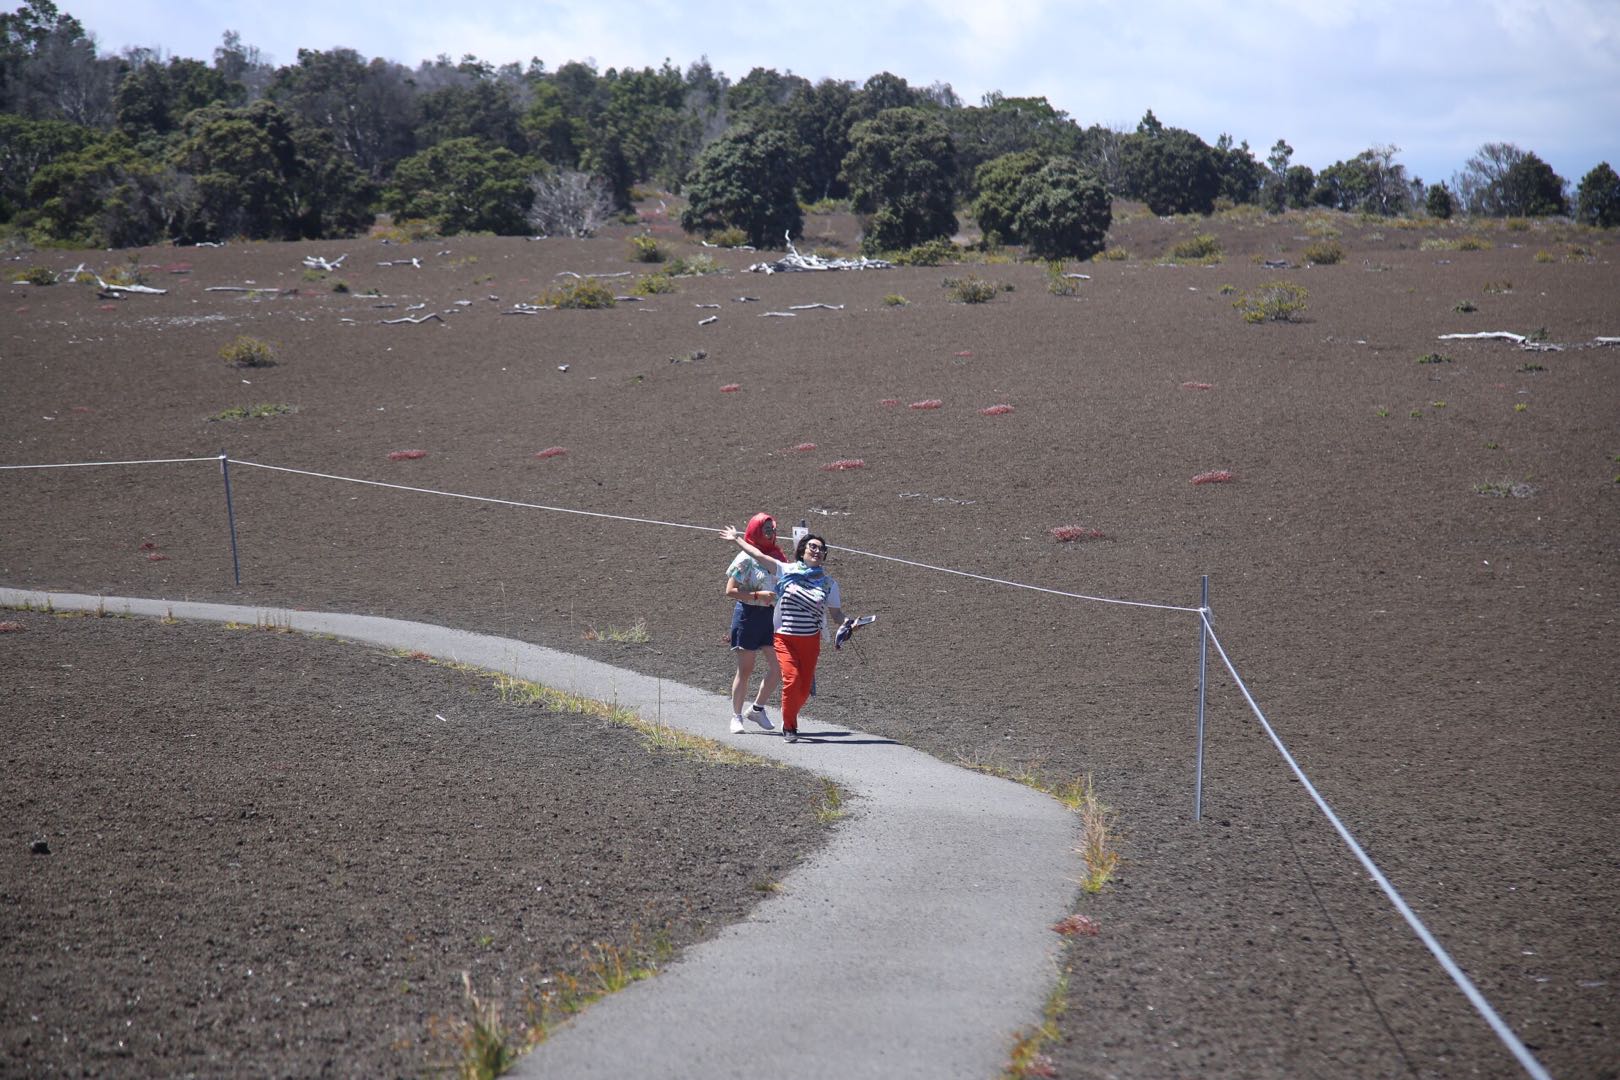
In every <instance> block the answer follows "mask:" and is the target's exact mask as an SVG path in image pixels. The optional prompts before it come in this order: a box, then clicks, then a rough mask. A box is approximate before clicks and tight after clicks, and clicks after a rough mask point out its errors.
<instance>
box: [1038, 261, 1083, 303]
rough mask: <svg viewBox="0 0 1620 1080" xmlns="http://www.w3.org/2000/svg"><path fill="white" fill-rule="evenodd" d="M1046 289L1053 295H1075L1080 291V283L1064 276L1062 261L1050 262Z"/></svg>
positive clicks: (1047, 265) (1047, 269)
mask: <svg viewBox="0 0 1620 1080" xmlns="http://www.w3.org/2000/svg"><path fill="white" fill-rule="evenodd" d="M1046 291H1047V292H1049V293H1051V294H1052V295H1053V296H1074V295H1075V294H1076V293H1078V292H1079V291H1080V283H1079V282H1078V281H1076V280H1075V279H1074V278H1071V277H1064V276H1063V264H1062V263H1061V262H1049V263H1047V264H1046Z"/></svg>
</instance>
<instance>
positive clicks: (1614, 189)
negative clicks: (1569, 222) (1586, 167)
mask: <svg viewBox="0 0 1620 1080" xmlns="http://www.w3.org/2000/svg"><path fill="white" fill-rule="evenodd" d="M1575 220H1577V221H1582V222H1585V223H1586V224H1588V225H1597V226H1600V227H1602V228H1605V229H1608V228H1612V227H1614V226H1615V225H1620V175H1617V174H1616V173H1615V171H1614V169H1613V168H1611V167H1610V166H1609V163H1608V162H1607V161H1603V162H1599V163H1598V164H1597V166H1596V167H1594V168H1593V169H1592V171H1591V172H1589V173H1587V174H1586V175H1585V176H1583V177H1581V186H1580V187H1579V188H1578V189H1577V190H1576V193H1575Z"/></svg>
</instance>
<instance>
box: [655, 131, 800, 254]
mask: <svg viewBox="0 0 1620 1080" xmlns="http://www.w3.org/2000/svg"><path fill="white" fill-rule="evenodd" d="M798 161H799V152H798V149H797V148H796V147H795V146H793V145H792V143H790V142H789V141H788V139H787V136H786V135H784V134H783V133H782V132H780V131H774V130H770V129H766V130H763V131H761V130H756V129H753V128H741V129H737V130H734V131H731V132H729V133H727V134H725V135H722V136H721V137H720V138H719V139H717V140H715V141H714V142H712V143H710V144H709V146H708V147H707V148H706V149H705V150H704V151H703V153H702V154H700V155H698V160H697V164H696V165H695V166H694V167H693V169H692V175H691V177H690V179H689V180H688V182H687V187H686V195H687V198H688V199H689V200H690V204H689V205H688V206H687V208H686V210H684V211H683V212H682V213H681V228H683V229H685V230H686V231H688V232H701V233H710V232H714V231H717V230H719V229H724V228H726V227H728V226H731V227H735V228H738V229H741V230H742V231H743V232H745V233H747V234H748V242H749V243H750V244H753V245H754V246H755V247H771V248H778V247H782V246H783V240H784V238H785V237H786V236H787V235H789V234H792V235H795V236H797V235H798V234H799V233H801V232H802V231H803V230H804V213H803V211H801V210H800V209H799V200H798V194H797V192H796V190H795V174H796V172H797V165H798Z"/></svg>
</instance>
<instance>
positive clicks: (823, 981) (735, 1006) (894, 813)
mask: <svg viewBox="0 0 1620 1080" xmlns="http://www.w3.org/2000/svg"><path fill="white" fill-rule="evenodd" d="M47 602H48V603H49V604H50V605H52V606H54V607H55V608H57V609H58V610H96V609H98V608H105V609H106V610H107V611H109V612H114V613H127V614H132V615H146V616H155V617H162V616H165V615H173V616H174V617H175V618H179V619H193V620H213V621H220V622H228V621H229V622H246V623H268V624H273V625H278V626H287V627H290V628H292V629H295V630H300V631H306V632H313V633H327V634H333V635H336V636H338V637H341V638H345V639H349V640H353V641H361V642H367V643H370V644H374V645H381V646H385V647H389V648H399V649H411V650H420V651H422V652H426V653H428V654H430V655H432V656H436V657H440V658H443V659H446V660H456V661H460V662H462V663H466V664H472V665H475V666H477V667H481V668H487V669H491V670H498V671H505V672H510V673H512V674H513V675H516V676H518V677H519V678H523V679H528V680H531V681H534V682H539V683H543V684H545V685H547V686H551V687H554V688H556V689H559V690H565V691H568V692H571V693H575V694H580V695H582V696H585V697H589V698H592V699H595V700H599V701H608V702H613V703H616V704H617V705H620V706H623V707H627V708H632V709H635V710H637V711H638V712H640V713H641V715H642V716H643V717H646V718H648V719H656V720H659V721H661V722H662V723H664V724H668V725H669V726H671V727H674V728H680V729H682V730H686V731H690V732H693V733H695V734H699V735H707V736H711V737H713V738H717V739H723V740H733V741H736V742H738V743H740V744H741V745H742V746H743V747H744V748H745V749H747V750H749V751H751V752H753V753H756V754H759V755H760V756H762V757H769V758H775V759H779V760H782V761H786V762H790V763H792V764H794V765H797V766H800V767H803V768H806V769H809V770H810V771H812V772H814V773H816V774H818V775H821V776H825V777H827V778H829V779H831V780H833V781H835V782H837V783H838V784H839V785H841V786H842V787H843V788H844V789H845V790H846V792H848V793H849V795H850V796H851V798H850V800H849V801H848V803H847V805H848V806H849V810H850V813H849V815H848V817H847V818H846V819H845V820H844V821H843V822H842V823H840V825H839V826H838V828H837V829H836V830H835V832H834V834H833V838H832V840H831V842H830V843H829V844H828V845H827V846H826V847H825V848H823V849H822V850H821V851H819V852H818V853H817V854H815V855H814V856H813V857H811V858H810V859H809V860H808V861H807V862H805V863H804V864H803V865H801V866H799V867H798V868H797V869H795V870H794V871H793V872H792V873H791V874H789V875H788V877H787V878H786V879H785V880H784V881H783V882H782V886H783V887H782V890H781V892H779V893H776V894H774V895H771V896H768V897H767V898H765V899H764V900H763V901H762V902H761V903H760V904H759V905H758V906H757V907H756V908H755V909H754V911H753V912H752V913H751V914H750V915H748V916H747V917H746V918H744V919H743V920H742V921H741V922H739V923H736V924H734V925H732V926H730V927H727V928H726V929H725V930H723V931H721V933H720V934H718V935H717V936H716V937H715V938H713V939H711V940H710V941H707V942H704V943H702V944H700V945H698V946H696V947H694V948H692V949H689V950H688V951H687V952H686V953H685V955H684V956H682V958H681V959H680V960H679V961H677V962H676V963H674V964H672V965H671V966H670V967H668V968H667V969H665V970H664V971H663V972H662V973H661V974H659V975H658V976H657V977H656V978H654V979H650V980H647V981H645V982H641V983H637V984H635V985H634V986H632V987H630V988H629V989H627V990H624V991H621V992H620V993H618V994H615V995H613V996H611V997H609V998H606V999H604V1000H602V1001H600V1002H598V1003H597V1004H595V1005H593V1006H592V1007H591V1008H590V1009H588V1010H587V1011H586V1012H585V1013H583V1014H582V1015H580V1016H579V1017H577V1018H575V1019H574V1020H573V1021H571V1022H570V1023H569V1024H567V1025H565V1026H564V1027H562V1028H560V1029H559V1030H557V1031H556V1032H555V1033H553V1035H552V1037H551V1038H550V1039H549V1040H548V1041H547V1042H546V1043H545V1044H544V1045H542V1046H540V1047H539V1048H538V1049H537V1050H535V1051H534V1052H533V1053H532V1054H530V1055H528V1056H527V1057H525V1058H524V1059H523V1060H522V1061H521V1062H520V1064H519V1067H518V1068H517V1069H516V1070H515V1072H514V1073H513V1074H512V1075H515V1076H520V1077H531V1078H537V1077H546V1078H550V1080H559V1078H564V1080H576V1078H578V1080H587V1078H591V1077H614V1078H623V1077H630V1076H634V1077H649V1078H654V1077H657V1078H663V1077H668V1078H676V1077H681V1078H693V1080H698V1078H703V1080H713V1078H722V1077H748V1078H750V1080H754V1078H761V1077H770V1078H800V1077H802V1078H806V1080H809V1078H818V1080H819V1078H825V1077H839V1078H850V1080H854V1078H861V1077H882V1078H884V1080H895V1078H900V1077H917V1078H927V1080H939V1078H944V1077H963V1078H970V1077H971V1078H975V1080H991V1078H993V1077H996V1076H998V1075H1000V1071H1001V1069H1003V1068H1004V1067H1005V1065H1006V1063H1007V1060H1008V1052H1009V1050H1010V1048H1011V1045H1012V1040H1013V1038H1014V1036H1015V1034H1016V1033H1017V1032H1019V1031H1020V1030H1024V1029H1028V1028H1030V1027H1032V1026H1034V1025H1035V1024H1036V1023H1038V1022H1039V1020H1040V1013H1041V1007H1042V1004H1043V1003H1044V1001H1045V998H1046V995H1047V993H1048V992H1049V991H1050V989H1051V988H1052V986H1053V984H1054V982H1055V980H1056V977H1057V969H1056V963H1057V956H1058V951H1059V943H1060V939H1059V938H1058V936H1057V935H1056V934H1054V933H1053V932H1052V930H1051V926H1052V924H1053V923H1055V922H1057V921H1058V920H1059V919H1061V918H1062V917H1063V916H1064V915H1065V914H1067V913H1068V912H1069V910H1070V909H1071V906H1072V904H1073V902H1074V900H1075V897H1076V893H1077V886H1076V884H1075V880H1074V879H1075V876H1076V874H1077V872H1078V864H1077V859H1076V856H1075V854H1074V851H1075V849H1076V847H1077V846H1078V844H1079V831H1078V824H1077V822H1076V820H1075V818H1074V816H1073V815H1071V814H1069V813H1068V812H1067V811H1065V810H1064V809H1063V808H1062V807H1061V806H1060V805H1059V804H1058V803H1057V802H1056V801H1054V800H1052V799H1050V798H1048V797H1046V796H1044V795H1041V794H1038V793H1036V792H1033V791H1030V790H1029V789H1027V788H1024V787H1021V786H1019V785H1017V784H1014V783H1011V782H1009V781H1005V780H998V779H996V778H993V777H988V776H984V775H981V774H979V773H975V772H971V771H969V770H966V769H962V768H959V767H956V766H953V765H947V764H945V763H943V762H941V761H939V760H938V759H936V758H933V757H930V756H928V755H927V754H923V753H921V752H919V751H916V750H912V749H909V748H907V747H904V746H900V745H898V744H895V743H891V742H889V741H887V740H885V739H881V738H878V737H876V736H871V735H867V734H864V733H862V732H859V731H848V730H843V729H834V728H829V727H826V726H824V725H822V724H818V723H816V722H815V719H814V716H813V714H808V713H807V714H805V715H803V716H801V718H800V729H801V732H802V733H804V734H805V735H807V736H808V738H807V739H806V741H801V742H800V743H798V744H796V745H791V746H790V745H787V744H786V743H784V742H783V741H782V739H781V738H780V737H778V736H776V735H774V734H764V733H751V734H749V735H746V736H732V735H728V734H727V733H726V727H725V724H726V720H727V718H728V716H729V715H730V702H729V701H728V700H727V698H726V697H725V696H723V695H720V694H715V693H709V692H707V691H702V690H696V689H693V688H692V687H688V686H682V685H680V684H677V683H671V682H666V681H663V680H660V679H654V678H651V677H649V676H643V675H639V674H635V673H633V672H628V671H624V670H621V669H618V668H614V667H610V666H608V665H606V664H601V663H597V662H596V661H593V660H590V659H587V658H585V657H580V656H575V655H573V654H571V653H564V652H558V651H555V650H552V649H545V648H541V647H539V646H536V645H530V644H526V643H524V642H519V641H513V640H510V639H507V638H499V637H493V636H489V635H484V634H473V633H468V632H466V631H461V630H451V629H447V628H445V627H441V626H433V625H430V624H427V623H417V622H404V621H400V620H397V619H384V618H376V617H372V616H362V615H346V614H339V613H332V612H315V611H293V610H287V609H283V608H254V607H238V606H233V605H227V604H207V603H195V602H187V601H179V600H147V599H128V598H123V597H98V596H88V595H82V594H72V593H42V592H33V591H26V590H18V589H4V588H0V604H5V605H9V606H18V605H22V604H30V605H32V606H34V607H36V608H37V607H43V606H45V605H46V603H47Z"/></svg>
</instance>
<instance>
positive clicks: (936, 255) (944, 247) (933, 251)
mask: <svg viewBox="0 0 1620 1080" xmlns="http://www.w3.org/2000/svg"><path fill="white" fill-rule="evenodd" d="M961 255H962V251H961V249H960V248H958V247H957V246H956V245H955V244H953V243H951V242H950V240H948V239H946V238H945V237H936V238H935V239H933V240H929V241H927V242H926V243H922V244H918V245H916V246H915V247H910V248H906V249H905V250H904V251H897V252H895V253H894V254H892V255H890V256H889V261H890V262H892V263H894V264H895V265H896V266H938V265H940V264H941V263H947V262H956V261H957V260H958V259H959V258H961Z"/></svg>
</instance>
